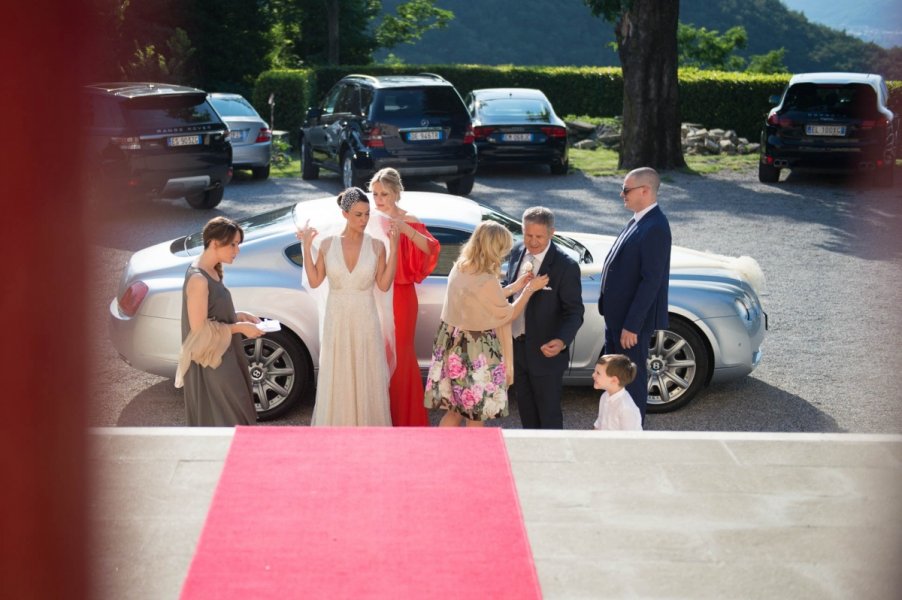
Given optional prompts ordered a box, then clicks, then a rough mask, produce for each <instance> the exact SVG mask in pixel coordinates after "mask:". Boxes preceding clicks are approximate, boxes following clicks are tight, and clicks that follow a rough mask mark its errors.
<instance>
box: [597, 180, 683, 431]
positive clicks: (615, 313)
mask: <svg viewBox="0 0 902 600" xmlns="http://www.w3.org/2000/svg"><path fill="white" fill-rule="evenodd" d="M660 185H661V179H660V178H659V177H658V173H657V172H656V171H655V170H654V169H650V168H648V167H643V168H640V169H635V170H633V171H630V172H629V173H627V175H626V177H625V178H624V179H623V189H622V190H621V191H620V197H621V198H623V205H624V206H625V207H626V208H627V209H629V210H631V211H632V212H633V218H632V219H630V221H629V223H627V226H626V227H625V228H624V229H623V231H622V232H621V233H620V235H619V236H618V237H617V241H615V242H614V245H613V246H611V250H610V252H608V256H607V257H606V258H605V262H604V267H603V268H602V275H601V294H600V296H599V298H598V312H599V313H601V315H602V316H604V321H605V352H606V353H607V354H625V355H627V356H628V357H630V358H631V359H632V361H633V362H634V363H636V366H637V367H638V371H637V373H636V379H635V381H633V383H631V384H630V385H628V386H627V387H626V389H627V390H628V391H629V393H630V396H632V397H633V400H634V401H635V402H636V406H638V407H639V410H640V411H641V412H642V418H643V419H644V418H645V406H646V404H647V403H648V365H647V363H648V346H649V340H650V339H651V335H652V333H653V332H654V331H655V330H656V329H664V328H666V327H667V287H668V285H669V283H670V244H671V238H670V224H669V223H668V222H667V217H665V216H664V213H663V212H661V209H660V208H659V207H658V188H659V187H660Z"/></svg>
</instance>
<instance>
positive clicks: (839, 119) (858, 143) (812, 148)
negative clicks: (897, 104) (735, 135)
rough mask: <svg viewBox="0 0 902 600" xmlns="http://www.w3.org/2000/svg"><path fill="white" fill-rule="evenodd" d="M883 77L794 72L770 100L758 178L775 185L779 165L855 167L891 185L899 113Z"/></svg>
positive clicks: (853, 168) (838, 168) (822, 168)
mask: <svg viewBox="0 0 902 600" xmlns="http://www.w3.org/2000/svg"><path fill="white" fill-rule="evenodd" d="M888 98H889V92H888V90H887V87H886V82H885V81H884V80H883V77H881V76H880V75H873V74H865V73H804V74H800V75H795V76H793V77H792V79H790V80H789V84H788V85H787V86H786V89H785V90H784V92H783V95H782V97H780V96H775V97H773V98H771V102H773V103H777V106H776V107H774V108H773V109H771V110H770V112H769V113H768V115H767V121H766V123H765V125H764V130H763V131H762V133H761V160H760V162H759V163H758V179H759V180H760V181H762V182H764V183H775V182H777V181H778V179H779V177H780V170H781V169H796V168H798V169H810V170H828V171H833V170H857V171H867V172H871V173H873V177H874V180H875V182H876V183H877V184H878V185H882V186H886V187H891V186H892V185H893V169H894V166H895V162H896V154H897V148H898V143H899V138H898V135H899V117H898V116H897V115H894V114H893V112H892V111H891V110H889V108H887V100H888Z"/></svg>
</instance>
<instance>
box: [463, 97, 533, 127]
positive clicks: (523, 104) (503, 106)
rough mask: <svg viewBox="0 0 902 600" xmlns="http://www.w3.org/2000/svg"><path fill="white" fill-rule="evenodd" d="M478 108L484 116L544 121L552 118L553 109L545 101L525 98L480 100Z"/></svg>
mask: <svg viewBox="0 0 902 600" xmlns="http://www.w3.org/2000/svg"><path fill="white" fill-rule="evenodd" d="M478 110H479V114H480V115H482V116H484V117H496V118H498V117H502V118H516V119H525V120H527V121H541V122H543V123H547V122H548V120H549V119H550V118H551V109H550V107H549V106H548V105H547V104H546V103H545V102H542V101H541V100H529V99H523V98H499V99H497V100H480V101H479V102H478Z"/></svg>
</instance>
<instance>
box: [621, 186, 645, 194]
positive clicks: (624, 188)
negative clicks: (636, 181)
mask: <svg viewBox="0 0 902 600" xmlns="http://www.w3.org/2000/svg"><path fill="white" fill-rule="evenodd" d="M644 187H648V186H647V185H634V186H633V187H631V188H628V187H626V186H623V187H622V188H620V193H621V194H623V195H624V196H626V195H628V194H629V193H630V192H632V191H633V190H638V189H639V188H644Z"/></svg>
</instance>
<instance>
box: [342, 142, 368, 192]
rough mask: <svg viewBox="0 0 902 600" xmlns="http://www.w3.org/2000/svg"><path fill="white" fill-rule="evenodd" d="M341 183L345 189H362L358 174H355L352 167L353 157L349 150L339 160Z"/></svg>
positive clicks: (355, 168)
mask: <svg viewBox="0 0 902 600" xmlns="http://www.w3.org/2000/svg"><path fill="white" fill-rule="evenodd" d="M341 183H342V185H344V186H345V189H347V188H349V187H359V188H363V187H364V182H363V180H362V179H361V178H360V173H358V172H357V167H355V166H354V156H353V155H352V154H351V151H350V150H348V151H347V152H345V155H344V157H342V159H341Z"/></svg>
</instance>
